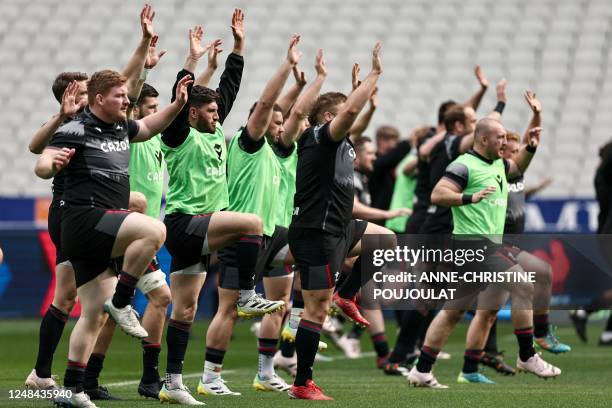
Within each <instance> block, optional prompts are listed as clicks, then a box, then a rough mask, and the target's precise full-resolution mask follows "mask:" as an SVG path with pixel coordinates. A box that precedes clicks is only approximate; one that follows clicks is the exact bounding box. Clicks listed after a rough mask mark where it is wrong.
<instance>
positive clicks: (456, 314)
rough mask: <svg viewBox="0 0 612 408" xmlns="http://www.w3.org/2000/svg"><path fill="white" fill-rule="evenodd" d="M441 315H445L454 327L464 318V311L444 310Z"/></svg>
mask: <svg viewBox="0 0 612 408" xmlns="http://www.w3.org/2000/svg"><path fill="white" fill-rule="evenodd" d="M440 313H444V314H445V315H446V319H447V321H448V322H449V323H450V324H453V325H455V324H457V323H459V321H460V320H461V317H462V316H463V311H461V310H443V311H442V312H440Z"/></svg>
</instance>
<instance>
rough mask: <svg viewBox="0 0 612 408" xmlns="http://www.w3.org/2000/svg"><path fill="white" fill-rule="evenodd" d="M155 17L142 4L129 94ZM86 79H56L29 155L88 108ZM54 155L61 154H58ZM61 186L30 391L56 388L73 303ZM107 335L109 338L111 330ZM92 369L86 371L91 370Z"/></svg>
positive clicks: (99, 350)
mask: <svg viewBox="0 0 612 408" xmlns="http://www.w3.org/2000/svg"><path fill="white" fill-rule="evenodd" d="M154 14H155V13H154V12H153V9H152V7H151V6H149V5H145V6H144V7H143V9H142V11H141V13H140V24H141V28H142V38H141V40H140V42H139V44H138V46H137V48H136V50H135V51H134V53H133V55H132V57H131V58H130V60H129V61H128V63H127V65H126V67H125V68H124V69H123V71H122V73H123V75H125V76H126V77H127V78H128V80H127V86H128V92H131V91H132V90H133V89H134V88H135V87H136V83H137V81H138V76H139V67H142V64H143V62H144V59H145V57H146V53H147V49H148V47H149V46H150V43H151V41H152V38H153V36H154V34H153V17H154ZM87 79H88V76H87V74H85V73H80V72H63V73H61V74H60V75H58V76H57V78H56V79H55V81H54V83H53V86H52V90H53V94H54V96H55V98H56V99H57V101H58V102H60V105H61V108H60V112H59V114H57V115H54V116H53V117H52V118H51V119H50V120H49V121H47V123H45V124H44V125H43V126H42V127H41V128H40V129H39V130H38V131H36V133H35V134H34V136H33V137H32V140H31V142H30V144H29V149H30V151H31V152H32V153H36V154H40V153H42V151H43V150H44V149H45V147H46V146H47V145H48V143H49V141H50V140H51V137H52V136H53V134H54V133H55V132H56V131H57V129H58V128H59V127H60V126H61V125H62V124H64V123H65V122H67V121H69V120H71V119H72V118H73V117H74V116H75V115H76V114H78V113H79V112H81V111H82V110H83V109H84V107H85V106H86V105H87ZM62 95H63V96H62ZM56 153H57V154H62V153H61V152H60V151H58V152H56ZM63 183H64V177H63V173H62V172H59V173H58V174H56V176H55V177H54V178H53V199H52V201H51V205H50V207H49V217H48V218H49V220H48V221H49V233H50V236H51V239H52V241H53V243H54V245H55V247H56V271H55V273H56V285H55V291H54V298H53V302H52V304H51V305H50V307H49V310H48V313H47V314H45V317H44V318H43V321H42V322H41V332H40V339H39V351H38V357H37V363H36V367H35V369H34V370H33V371H32V372H31V373H30V375H29V376H28V378H27V380H26V386H27V387H28V388H32V389H47V388H49V387H51V388H53V387H55V381H54V380H53V379H52V377H51V364H52V361H53V354H54V352H55V349H56V347H57V344H58V342H59V340H60V338H61V335H62V332H63V327H64V324H65V321H66V319H67V317H68V315H69V313H70V311H71V310H72V307H73V306H74V304H75V301H76V284H75V281H74V270H73V268H72V265H71V263H70V261H68V260H67V258H66V257H65V255H64V254H63V251H62V248H61V242H60V236H61V212H62V200H61V197H62V195H63V191H64V187H63ZM110 336H111V337H112V331H111V333H110ZM109 343H110V337H109V338H107V339H105V338H102V339H100V340H99V341H98V342H97V343H96V347H95V349H94V353H95V354H98V355H103V354H104V353H105V352H106V350H107V349H108V345H109ZM88 363H89V362H88ZM88 365H89V364H88ZM94 365H95V364H94ZM92 367H93V366H92ZM92 367H89V368H90V369H91V368H92ZM95 370H96V371H97V372H98V374H99V371H100V370H101V364H99V367H97V368H96V369H95ZM89 391H91V392H92V394H94V393H95V394H96V395H94V396H93V397H94V398H95V397H96V396H99V397H100V398H101V399H112V398H113V397H112V396H111V395H110V394H108V392H107V391H106V389H104V388H103V387H96V389H95V390H89Z"/></svg>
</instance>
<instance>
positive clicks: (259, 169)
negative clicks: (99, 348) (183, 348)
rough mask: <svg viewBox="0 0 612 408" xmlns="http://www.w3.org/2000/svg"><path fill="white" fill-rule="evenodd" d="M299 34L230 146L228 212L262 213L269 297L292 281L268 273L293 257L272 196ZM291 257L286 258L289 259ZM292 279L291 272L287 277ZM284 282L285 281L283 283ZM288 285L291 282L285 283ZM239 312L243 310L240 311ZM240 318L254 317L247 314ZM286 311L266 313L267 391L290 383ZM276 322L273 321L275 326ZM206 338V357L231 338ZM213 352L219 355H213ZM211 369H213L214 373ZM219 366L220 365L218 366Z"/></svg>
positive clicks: (210, 380) (211, 378) (232, 257)
mask: <svg viewBox="0 0 612 408" xmlns="http://www.w3.org/2000/svg"><path fill="white" fill-rule="evenodd" d="M299 40H300V36H299V35H294V36H293V37H292V38H291V42H290V45H289V50H288V52H287V56H286V58H285V60H284V61H283V63H282V64H281V66H280V67H279V68H278V70H277V71H276V73H275V74H274V75H273V77H272V78H271V79H270V80H269V81H268V83H267V84H266V86H265V88H264V90H263V92H262V94H261V96H260V98H259V100H258V101H257V102H256V103H255V104H254V106H253V107H252V108H251V111H250V113H249V117H248V120H247V123H246V126H244V127H242V128H241V129H240V130H239V131H238V132H237V133H236V134H235V135H234V137H233V138H232V140H231V142H230V145H229V147H228V168H227V181H228V190H229V206H228V209H229V210H230V211H236V212H240V213H249V214H255V215H257V216H259V217H260V218H261V220H262V222H263V238H262V244H261V247H260V251H259V255H258V263H257V267H256V269H255V272H256V273H257V274H258V275H260V276H263V277H264V287H265V290H266V295H267V298H268V299H269V300H274V301H281V302H283V304H285V303H287V302H288V301H289V291H290V284H291V280H290V279H287V275H286V274H285V276H284V277H283V278H284V279H282V281H281V285H278V284H276V285H275V283H278V282H275V281H277V279H272V280H270V279H269V278H270V276H269V274H268V272H269V269H270V265H271V264H273V263H275V262H276V263H278V264H280V265H283V264H284V263H285V262H288V264H289V265H290V264H291V263H292V261H293V259H292V258H291V257H290V255H288V246H287V231H286V229H284V228H282V227H280V226H276V216H277V211H278V206H280V205H283V204H284V203H283V202H282V201H280V200H272V201H270V200H269V197H271V196H273V195H274V194H275V193H276V192H277V191H278V189H279V187H280V179H281V167H280V163H279V162H278V160H277V159H276V156H275V154H274V152H273V150H272V147H271V145H270V143H272V142H275V141H276V140H277V139H278V137H279V135H280V134H281V133H282V131H283V116H282V109H281V107H280V106H278V105H277V104H276V100H277V99H278V98H279V96H280V93H281V91H282V89H283V86H284V84H285V82H286V80H287V78H288V76H289V73H290V72H291V71H292V69H293V67H295V65H296V64H297V62H298V61H299V58H300V56H301V54H300V53H299V52H298V51H297V48H296V47H297V44H298V42H299ZM236 257H237V248H236V245H232V246H228V247H226V248H224V249H222V250H221V251H220V252H219V258H220V261H221V274H227V273H228V272H227V270H226V269H227V268H230V266H229V265H233V264H236V263H237V259H236ZM286 258H288V259H286ZM288 277H289V278H292V277H293V275H292V274H291V275H289V276H288ZM283 283H284V285H283ZM287 283H289V286H287ZM239 315H241V313H240V312H239ZM242 317H250V314H244V315H242ZM281 320H282V312H280V314H279V312H276V313H274V316H272V315H267V316H264V318H263V321H262V324H261V329H260V335H259V338H258V350H259V371H258V373H257V375H256V376H255V379H254V380H253V387H254V388H255V389H258V390H264V391H286V390H287V389H289V385H288V384H287V383H285V381H284V380H283V379H282V378H281V377H279V376H277V375H276V374H275V373H274V366H273V362H272V359H273V357H274V354H275V353H276V344H277V342H278V332H279V329H280V321H281ZM272 321H274V324H272ZM208 339H210V340H211V342H210V343H208V342H207V355H211V356H212V357H215V359H216V360H217V358H218V357H217V356H218V355H219V354H224V353H225V351H226V350H227V347H228V345H229V340H230V339H229V337H226V338H223V337H221V336H219V335H217V334H210V335H209V336H208ZM213 351H215V352H216V353H213ZM222 363H223V360H222V359H221V358H219V359H218V360H217V361H209V360H208V359H207V360H206V363H205V370H204V373H203V374H202V380H201V383H200V385H199V386H198V392H200V393H204V394H205V395H208V394H210V395H221V393H219V392H217V388H218V383H219V382H220V381H219V380H220V377H219V376H220V367H221V364H222ZM210 367H214V368H215V370H214V371H213V372H212V373H211V371H212V370H210V369H209V368H210ZM216 368H219V369H218V370H217V369H216Z"/></svg>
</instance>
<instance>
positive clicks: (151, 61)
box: [127, 35, 166, 119]
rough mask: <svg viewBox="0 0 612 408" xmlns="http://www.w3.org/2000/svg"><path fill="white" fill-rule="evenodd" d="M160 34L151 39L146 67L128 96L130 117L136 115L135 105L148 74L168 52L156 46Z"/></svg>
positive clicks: (128, 113)
mask: <svg viewBox="0 0 612 408" xmlns="http://www.w3.org/2000/svg"><path fill="white" fill-rule="evenodd" d="M158 38H159V37H158V36H157V35H154V36H153V39H152V40H151V45H149V52H148V53H147V58H146V59H145V63H144V69H143V70H142V72H141V73H140V78H139V79H138V83H137V84H136V87H135V88H134V89H133V90H132V95H128V98H129V99H130V101H133V102H130V106H129V107H128V112H127V115H128V119H132V117H133V115H134V107H135V106H136V103H137V102H138V98H139V97H140V92H141V91H142V86H143V85H144V83H145V81H146V80H147V76H148V75H149V72H150V71H151V70H152V69H153V68H155V66H156V65H157V64H158V63H159V60H160V59H161V57H163V56H164V54H165V53H166V50H161V51H159V52H158V51H157V49H156V47H157V40H158Z"/></svg>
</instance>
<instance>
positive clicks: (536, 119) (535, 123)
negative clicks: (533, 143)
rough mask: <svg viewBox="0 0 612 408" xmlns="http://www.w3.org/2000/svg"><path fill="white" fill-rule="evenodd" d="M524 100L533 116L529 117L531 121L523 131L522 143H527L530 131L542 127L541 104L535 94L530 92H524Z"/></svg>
mask: <svg viewBox="0 0 612 408" xmlns="http://www.w3.org/2000/svg"><path fill="white" fill-rule="evenodd" d="M525 100H526V101H527V104H528V105H529V107H530V108H531V112H533V116H532V117H531V121H530V122H529V125H528V126H527V130H526V131H525V135H524V136H523V143H525V144H526V143H529V132H530V131H531V129H534V128H537V127H540V126H542V104H541V103H540V101H539V100H538V98H536V94H535V93H534V92H532V91H525Z"/></svg>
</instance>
